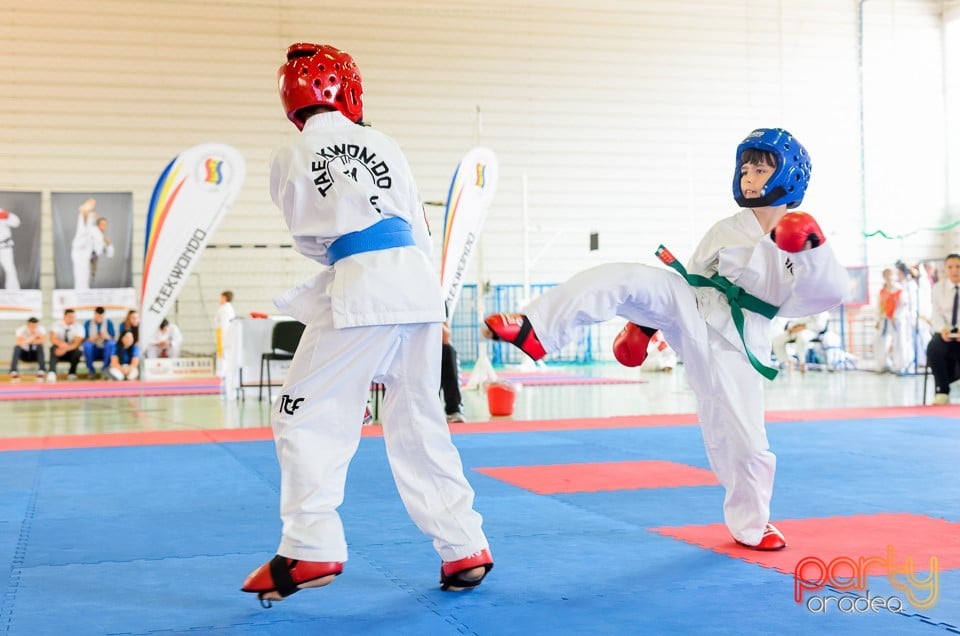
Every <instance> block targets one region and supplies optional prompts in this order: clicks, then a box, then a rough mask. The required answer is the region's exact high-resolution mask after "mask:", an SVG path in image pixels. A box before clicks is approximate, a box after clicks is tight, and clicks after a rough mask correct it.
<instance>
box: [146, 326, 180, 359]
mask: <svg viewBox="0 0 960 636" xmlns="http://www.w3.org/2000/svg"><path fill="white" fill-rule="evenodd" d="M182 344H183V334H181V333H180V329H179V327H177V326H176V325H174V324H171V323H170V321H168V320H167V319H166V318H164V319H163V321H162V322H161V323H160V328H159V329H157V334H156V335H155V336H154V337H153V341H152V342H151V343H150V344H149V346H148V347H147V357H148V358H179V357H180V346H181V345H182Z"/></svg>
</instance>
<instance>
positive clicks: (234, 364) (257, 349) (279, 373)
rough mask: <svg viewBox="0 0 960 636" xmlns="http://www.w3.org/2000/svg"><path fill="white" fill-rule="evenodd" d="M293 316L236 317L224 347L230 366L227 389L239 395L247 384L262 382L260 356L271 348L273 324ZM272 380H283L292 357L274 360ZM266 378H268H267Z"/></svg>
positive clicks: (275, 383)
mask: <svg viewBox="0 0 960 636" xmlns="http://www.w3.org/2000/svg"><path fill="white" fill-rule="evenodd" d="M290 320H293V318H289V317H287V316H271V317H270V318H234V319H233V320H232V321H231V322H230V326H229V327H228V328H227V337H226V341H227V343H228V345H227V346H226V347H224V352H223V353H224V363H225V364H224V366H225V367H226V380H225V383H226V384H227V386H226V392H227V395H230V394H231V393H234V394H235V396H236V397H237V398H240V397H242V396H243V391H244V390H245V389H247V388H251V387H253V388H258V387H259V386H260V358H261V356H262V355H263V354H264V353H269V352H270V351H271V347H270V340H271V337H272V336H273V327H274V325H276V324H277V323H278V322H285V321H290ZM270 364H271V365H272V366H271V367H270V380H271V384H273V385H280V384H282V383H283V380H284V378H285V377H286V375H287V369H289V367H290V363H289V361H276V362H271V363H270ZM264 381H266V380H264Z"/></svg>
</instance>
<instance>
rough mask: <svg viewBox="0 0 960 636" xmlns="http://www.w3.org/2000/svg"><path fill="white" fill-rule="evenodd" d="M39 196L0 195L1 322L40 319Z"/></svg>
mask: <svg viewBox="0 0 960 636" xmlns="http://www.w3.org/2000/svg"><path fill="white" fill-rule="evenodd" d="M40 219H41V215H40V193H39V192H0V319H4V320H6V319H11V320H19V319H23V320H26V319H27V318H30V317H31V316H33V317H35V318H38V319H39V318H43V296H42V294H41V292H40Z"/></svg>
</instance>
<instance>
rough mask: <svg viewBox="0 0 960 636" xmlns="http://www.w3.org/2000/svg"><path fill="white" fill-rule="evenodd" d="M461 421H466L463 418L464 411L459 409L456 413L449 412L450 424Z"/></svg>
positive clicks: (448, 421) (448, 420)
mask: <svg viewBox="0 0 960 636" xmlns="http://www.w3.org/2000/svg"><path fill="white" fill-rule="evenodd" d="M459 422H466V420H465V419H464V418H463V413H461V412H459V411H457V412H456V413H447V423H448V424H457V423H459Z"/></svg>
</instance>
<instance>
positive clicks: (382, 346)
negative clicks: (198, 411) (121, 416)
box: [243, 43, 493, 605]
mask: <svg viewBox="0 0 960 636" xmlns="http://www.w3.org/2000/svg"><path fill="white" fill-rule="evenodd" d="M278 77H279V89H280V98H281V101H282V103H283V106H284V108H285V109H286V113H287V117H288V118H289V119H290V121H292V122H293V123H294V125H296V126H297V128H298V129H300V130H301V131H302V133H301V135H300V136H299V138H297V139H296V140H293V141H291V142H289V143H287V144H284V145H283V146H281V147H280V148H278V149H277V150H276V151H274V153H273V156H272V158H271V167H270V194H271V197H272V198H273V201H274V203H276V205H277V207H279V208H280V210H281V211H282V212H283V216H284V219H285V220H286V223H287V226H288V227H289V229H290V232H291V233H292V234H293V240H294V244H295V247H296V249H297V251H299V252H300V253H301V254H303V255H304V256H307V257H309V258H312V259H314V260H316V261H318V262H319V263H321V264H322V265H324V266H325V267H324V268H323V269H322V271H321V272H320V273H319V274H317V275H316V276H315V277H314V278H313V279H312V280H310V281H308V282H307V283H305V284H303V285H300V286H299V287H296V288H294V289H291V290H290V291H288V292H287V293H286V294H284V295H283V296H282V297H281V298H279V299H277V306H278V307H279V308H280V310H281V311H283V312H284V313H287V314H289V315H291V316H293V317H294V318H296V319H297V320H299V321H300V322H302V323H304V324H305V325H306V329H305V331H304V333H303V337H302V339H301V341H300V344H299V346H298V348H297V352H296V354H295V356H294V359H293V362H292V363H291V366H290V371H289V373H288V375H287V378H286V381H285V382H284V385H283V389H282V391H281V396H280V399H279V400H278V404H277V405H276V406H275V407H274V409H273V414H272V418H271V421H272V426H273V432H274V439H275V441H276V445H277V457H278V459H279V461H280V473H281V480H280V508H281V518H282V520H283V532H282V538H281V540H280V546H279V548H278V549H277V556H275V557H274V558H273V559H272V560H271V561H269V562H267V563H265V564H264V565H262V566H261V567H259V568H258V569H257V570H255V571H254V572H253V573H251V574H250V576H248V577H247V579H246V581H244V584H243V590H244V591H246V592H253V593H256V594H257V595H258V597H259V598H260V600H261V602H264V603H266V604H267V605H269V603H270V601H273V600H279V599H281V598H283V597H286V596H289V595H290V594H293V593H295V592H297V591H298V590H300V589H303V588H306V587H320V586H323V585H326V584H328V583H330V582H331V581H332V580H333V578H334V577H336V576H337V575H338V574H340V573H341V571H342V570H343V563H344V562H345V561H346V560H347V543H346V539H345V537H344V532H343V525H342V523H341V521H340V517H339V515H338V514H337V507H338V506H339V505H340V503H341V502H342V501H343V491H344V482H345V480H346V476H347V467H348V465H349V462H350V459H351V458H352V457H353V454H354V453H355V452H356V450H357V445H358V444H359V442H360V432H361V427H362V416H363V412H364V408H365V406H366V403H367V396H368V391H369V386H370V382H371V381H375V382H378V383H381V384H383V385H384V386H385V387H386V388H387V390H386V392H385V395H384V403H383V411H382V413H383V414H382V422H383V436H384V441H385V443H386V450H387V455H388V457H389V460H390V468H391V470H392V471H393V476H394V480H395V482H396V484H397V489H398V490H399V492H400V496H401V499H402V500H403V503H404V505H405V506H406V509H407V512H408V513H409V514H410V517H411V518H412V519H413V521H414V523H416V525H417V527H419V528H420V529H421V530H422V531H423V532H424V533H425V534H427V535H429V536H430V537H432V539H433V545H434V548H435V549H436V551H437V552H438V554H439V555H440V558H441V560H442V565H441V569H440V582H441V587H442V588H443V589H444V590H461V589H465V588H470V587H474V586H476V585H479V584H480V581H481V580H482V579H483V577H484V576H486V574H487V572H489V570H490V569H491V568H492V567H493V560H492V559H491V557H490V552H489V548H488V543H487V539H486V537H485V536H484V534H483V531H482V530H481V523H482V519H481V517H480V515H479V514H478V513H477V512H476V511H475V510H474V509H473V499H474V492H473V489H472V488H471V487H470V484H469V483H468V482H467V480H466V478H465V477H464V474H463V466H462V464H461V461H460V455H459V453H458V452H457V449H456V447H455V446H454V445H453V442H452V440H451V438H450V432H449V429H448V428H447V423H446V418H445V417H444V413H443V408H442V406H441V404H440V402H439V400H438V399H437V390H438V388H439V386H440V359H441V355H440V344H441V324H442V323H443V321H444V319H445V314H444V308H443V302H442V294H441V291H440V281H439V278H438V276H437V274H436V272H435V271H434V269H433V265H432V262H431V259H430V251H431V249H432V244H431V241H430V236H429V231H428V228H427V224H426V220H425V218H424V216H423V210H422V205H421V203H420V197H419V193H418V191H417V188H416V185H415V184H414V180H413V176H412V174H411V171H410V167H409V166H408V164H407V160H406V158H405V157H404V155H403V153H402V152H401V150H400V148H399V147H398V146H397V144H396V142H394V141H393V140H392V139H391V138H389V137H387V136H386V135H384V134H382V133H380V132H377V131H375V130H373V129H371V128H368V127H365V126H358V125H356V124H359V123H361V122H362V119H363V84H362V80H361V77H360V71H359V69H358V68H357V65H356V63H354V61H353V58H352V57H350V55H349V54H347V53H345V52H343V51H340V50H338V49H336V48H335V47H332V46H328V45H321V44H309V43H300V44H294V45H293V46H291V47H290V48H289V49H288V50H287V61H286V63H285V64H284V65H283V66H281V67H280V70H279V73H278Z"/></svg>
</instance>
